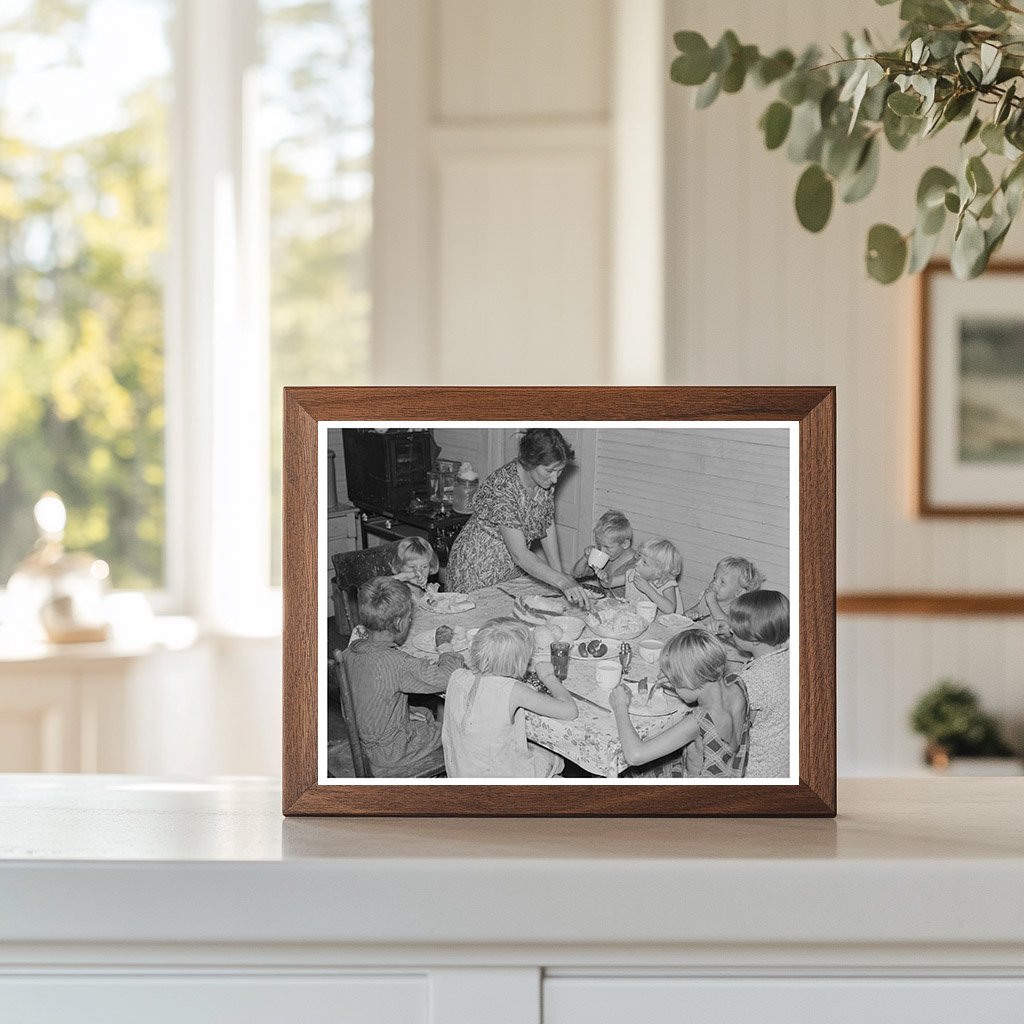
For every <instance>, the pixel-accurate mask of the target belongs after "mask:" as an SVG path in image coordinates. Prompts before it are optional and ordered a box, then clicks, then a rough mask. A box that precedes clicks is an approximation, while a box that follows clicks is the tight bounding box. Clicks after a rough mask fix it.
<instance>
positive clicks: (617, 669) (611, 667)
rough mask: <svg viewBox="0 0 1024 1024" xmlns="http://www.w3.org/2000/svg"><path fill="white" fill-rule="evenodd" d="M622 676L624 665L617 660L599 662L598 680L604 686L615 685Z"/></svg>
mask: <svg viewBox="0 0 1024 1024" xmlns="http://www.w3.org/2000/svg"><path fill="white" fill-rule="evenodd" d="M621 676H622V666H621V665H620V664H619V663H618V662H617V661H599V662H598V663H597V681H598V683H600V684H601V685H602V686H615V684H616V683H618V681H619V679H620V677H621Z"/></svg>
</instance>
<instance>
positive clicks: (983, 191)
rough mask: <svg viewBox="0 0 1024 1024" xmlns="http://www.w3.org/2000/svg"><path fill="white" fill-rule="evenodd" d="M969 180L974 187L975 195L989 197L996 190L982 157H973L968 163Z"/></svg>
mask: <svg viewBox="0 0 1024 1024" xmlns="http://www.w3.org/2000/svg"><path fill="white" fill-rule="evenodd" d="M967 180H968V182H970V183H971V185H972V186H973V188H974V191H975V193H977V194H980V195H988V194H989V193H990V192H991V191H992V189H993V188H995V184H994V183H993V181H992V175H991V174H990V173H989V170H988V168H987V167H986V166H985V161H984V160H982V159H981V157H980V156H972V157H971V158H970V160H968V161H967Z"/></svg>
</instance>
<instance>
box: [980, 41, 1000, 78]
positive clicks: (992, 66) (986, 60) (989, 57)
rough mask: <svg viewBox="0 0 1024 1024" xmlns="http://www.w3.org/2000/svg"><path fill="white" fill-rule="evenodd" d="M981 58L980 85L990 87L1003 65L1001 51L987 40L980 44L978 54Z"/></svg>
mask: <svg viewBox="0 0 1024 1024" xmlns="http://www.w3.org/2000/svg"><path fill="white" fill-rule="evenodd" d="M979 56H980V58H981V84H982V85H991V84H992V83H993V82H994V81H995V80H996V75H998V74H999V68H1000V66H1001V65H1002V63H1003V51H1002V50H1001V49H1000V48H999V47H998V46H995V45H993V44H992V43H991V42H988V41H987V40H986V41H985V42H984V43H982V44H981V50H980V52H979Z"/></svg>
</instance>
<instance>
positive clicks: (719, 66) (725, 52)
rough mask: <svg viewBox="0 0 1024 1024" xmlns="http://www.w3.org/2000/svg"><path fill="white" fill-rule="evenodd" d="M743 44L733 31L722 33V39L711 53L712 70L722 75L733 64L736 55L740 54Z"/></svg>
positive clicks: (728, 30)
mask: <svg viewBox="0 0 1024 1024" xmlns="http://www.w3.org/2000/svg"><path fill="white" fill-rule="evenodd" d="M741 48H742V44H741V43H740V41H739V39H738V38H737V37H736V33H735V32H733V31H732V29H727V30H726V31H725V32H723V33H722V37H721V39H719V40H718V42H717V43H716V44H715V47H714V49H713V50H712V51H711V70H712V71H714V72H717V73H718V74H721V73H722V72H723V71H725V69H726V68H727V67H728V66H729V65H730V64H731V63H732V61H733V57H734V55H735V54H737V53H739V51H740V49H741Z"/></svg>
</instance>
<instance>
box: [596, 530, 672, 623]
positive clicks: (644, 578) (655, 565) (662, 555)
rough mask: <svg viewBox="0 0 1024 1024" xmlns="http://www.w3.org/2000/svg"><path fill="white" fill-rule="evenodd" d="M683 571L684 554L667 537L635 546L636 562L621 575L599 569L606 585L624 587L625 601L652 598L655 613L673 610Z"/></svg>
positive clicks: (668, 612) (649, 599) (600, 576)
mask: <svg viewBox="0 0 1024 1024" xmlns="http://www.w3.org/2000/svg"><path fill="white" fill-rule="evenodd" d="M682 572H683V556H682V555H681V554H680V553H679V549H678V548H677V547H676V546H675V544H673V543H672V541H670V540H664V539H661V540H645V541H644V542H643V544H641V545H640V547H639V548H637V552H636V561H635V563H634V564H633V565H632V566H630V567H629V568H627V569H626V571H625V572H624V573H623V574H622V575H621V576H609V575H608V574H607V573H603V572H598V574H597V576H598V579H600V580H601V582H602V583H604V584H605V586H607V587H611V588H613V589H614V588H615V587H618V586H623V587H625V591H624V594H623V596H624V597H625V599H626V600H627V601H631V602H634V603H635V602H637V601H653V602H654V604H655V606H656V607H657V609H658V613H664V614H666V615H667V614H670V613H671V612H674V611H675V610H676V593H677V591H678V589H679V577H680V576H681V575H682Z"/></svg>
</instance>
